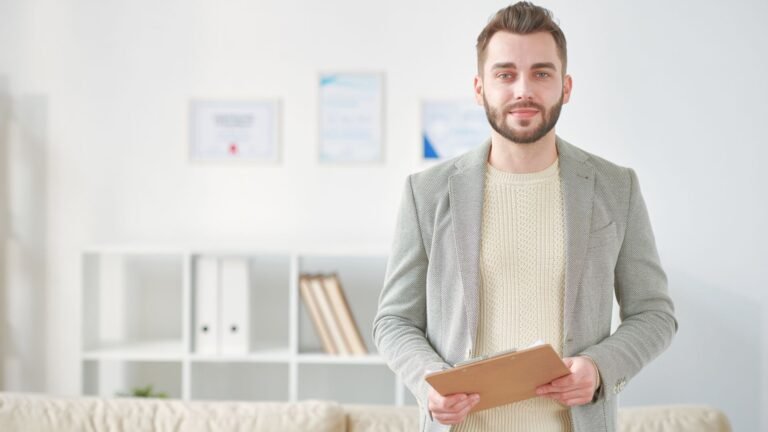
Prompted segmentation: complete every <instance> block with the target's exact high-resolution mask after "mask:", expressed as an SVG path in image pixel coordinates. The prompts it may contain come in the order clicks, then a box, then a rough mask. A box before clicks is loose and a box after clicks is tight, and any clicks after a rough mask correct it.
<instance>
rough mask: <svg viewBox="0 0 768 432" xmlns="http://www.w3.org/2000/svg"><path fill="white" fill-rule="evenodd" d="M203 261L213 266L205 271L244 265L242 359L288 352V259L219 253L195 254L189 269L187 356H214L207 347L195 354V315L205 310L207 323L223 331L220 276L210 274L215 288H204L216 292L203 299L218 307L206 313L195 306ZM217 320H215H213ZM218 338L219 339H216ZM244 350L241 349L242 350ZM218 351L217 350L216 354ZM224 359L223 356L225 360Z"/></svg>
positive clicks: (196, 320)
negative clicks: (245, 308) (245, 309)
mask: <svg viewBox="0 0 768 432" xmlns="http://www.w3.org/2000/svg"><path fill="white" fill-rule="evenodd" d="M201 259H206V260H208V262H214V263H216V264H214V265H215V267H213V268H211V267H209V268H208V269H209V271H214V272H220V271H221V265H222V263H223V262H225V261H228V262H232V261H231V260H234V261H235V262H236V263H243V264H245V274H246V275H247V276H246V277H247V284H248V287H247V298H248V300H247V302H248V313H247V317H248V318H247V319H248V323H247V326H248V342H247V352H243V353H242V355H247V354H248V353H259V352H262V351H276V350H288V347H289V313H288V312H289V309H290V308H289V303H290V300H289V290H288V289H287V287H288V286H289V284H290V276H291V274H290V272H291V268H290V264H291V258H290V256H289V255H268V254H260V255H232V254H221V253H205V252H199V253H196V254H195V255H194V258H193V266H192V275H191V281H192V297H191V298H192V308H191V310H192V317H191V318H192V319H191V325H192V329H191V334H192V336H193V337H192V346H191V352H192V353H195V354H196V355H197V354H200V355H204V356H206V357H210V356H213V355H215V353H214V352H212V351H211V350H212V349H214V350H215V348H211V347H210V346H209V347H208V348H207V350H208V351H207V352H205V353H199V352H198V346H197V344H196V341H195V335H196V334H197V332H198V331H200V329H199V328H198V327H200V326H201V325H202V324H201V323H200V322H199V321H200V319H201V318H200V316H198V312H199V311H201V310H205V311H206V313H207V314H208V319H211V320H214V321H216V322H215V325H216V326H218V327H222V326H223V327H226V324H225V320H226V318H225V317H224V316H222V314H225V313H226V312H225V311H224V310H223V309H224V308H223V307H222V305H221V302H222V300H221V295H222V292H223V290H225V289H226V287H225V286H223V285H225V284H226V283H225V282H222V276H221V273H218V275H216V274H214V275H213V276H212V277H213V279H212V281H211V280H209V282H208V283H211V282H213V283H214V284H216V283H218V285H214V286H211V285H207V286H208V287H209V289H215V290H217V291H216V293H214V294H208V295H207V296H206V297H207V298H213V299H217V301H218V302H219V306H218V307H216V306H214V307H213V310H208V307H207V306H205V305H202V306H201V304H199V303H198V302H199V301H202V300H201V296H200V293H199V292H198V290H199V289H203V288H202V286H201V285H200V284H202V281H200V280H197V276H198V274H197V270H196V269H197V268H198V266H199V265H200V260H201ZM214 316H217V318H216V319H214V318H213V317H214ZM218 331H220V332H223V331H225V329H224V328H219V330H218ZM219 337H221V336H219ZM244 349H245V348H244ZM216 351H218V352H220V351H221V347H220V348H219V349H218V350H216ZM225 357H226V356H225Z"/></svg>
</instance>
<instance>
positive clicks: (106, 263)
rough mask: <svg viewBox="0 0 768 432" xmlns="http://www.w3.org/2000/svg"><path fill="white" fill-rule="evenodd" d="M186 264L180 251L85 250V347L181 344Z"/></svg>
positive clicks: (85, 349)
mask: <svg viewBox="0 0 768 432" xmlns="http://www.w3.org/2000/svg"><path fill="white" fill-rule="evenodd" d="M183 263H184V256H183V255H181V254H153V255H134V254H119V253H115V254H85V255H84V259H83V283H84V285H83V349H84V351H86V352H97V351H101V350H109V351H115V350H117V351H120V350H123V349H125V350H129V349H131V348H130V347H135V346H141V345H163V344H166V343H167V341H173V344H177V343H180V342H181V340H182V308H183V306H182V303H183V302H182V295H183V280H182V279H183V278H182V276H183V272H182V267H183Z"/></svg>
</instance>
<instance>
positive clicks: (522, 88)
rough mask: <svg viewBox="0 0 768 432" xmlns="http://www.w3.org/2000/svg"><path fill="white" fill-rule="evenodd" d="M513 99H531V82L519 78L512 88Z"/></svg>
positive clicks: (524, 78)
mask: <svg viewBox="0 0 768 432" xmlns="http://www.w3.org/2000/svg"><path fill="white" fill-rule="evenodd" d="M512 91H513V94H514V95H515V99H518V100H519V99H532V98H533V93H532V88H531V82H530V80H529V79H528V78H526V77H522V76H521V77H519V78H518V79H517V80H516V81H515V83H514V84H513V88H512Z"/></svg>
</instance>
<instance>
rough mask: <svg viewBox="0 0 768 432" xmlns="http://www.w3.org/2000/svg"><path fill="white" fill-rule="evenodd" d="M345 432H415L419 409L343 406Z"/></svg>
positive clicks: (386, 406) (411, 407)
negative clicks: (345, 423) (345, 424)
mask: <svg viewBox="0 0 768 432" xmlns="http://www.w3.org/2000/svg"><path fill="white" fill-rule="evenodd" d="M342 407H343V408H344V412H345V414H346V417H347V432H381V431H417V430H419V407H417V406H399V407H398V406H389V405H352V404H348V405H343V406H342Z"/></svg>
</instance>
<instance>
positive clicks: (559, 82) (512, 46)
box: [475, 32, 571, 144]
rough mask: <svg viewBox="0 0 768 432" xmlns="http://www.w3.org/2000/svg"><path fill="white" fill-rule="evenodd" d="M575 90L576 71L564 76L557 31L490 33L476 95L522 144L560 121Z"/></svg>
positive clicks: (500, 128) (496, 123)
mask: <svg viewBox="0 0 768 432" xmlns="http://www.w3.org/2000/svg"><path fill="white" fill-rule="evenodd" d="M570 95H571V77H570V76H568V75H566V76H565V77H563V72H562V62H561V61H560V58H559V57H558V55H557V46H556V44H555V39H554V38H553V37H552V35H550V34H549V33H545V32H540V33H533V34H527V35H520V34H514V33H509V32H498V33H496V34H494V35H493V36H492V37H491V40H490V41H489V42H488V47H487V48H486V56H485V61H484V62H483V69H482V74H481V75H478V76H477V77H475V98H476V99H477V102H478V103H482V104H483V106H484V107H485V113H486V115H487V116H488V121H489V122H490V124H491V127H492V128H493V129H494V130H495V131H496V132H497V133H499V134H500V135H501V136H503V137H505V138H506V139H508V140H510V141H513V142H515V143H519V144H528V143H533V142H536V141H538V140H540V139H541V138H542V137H544V136H545V135H546V134H547V133H549V132H550V131H551V130H552V129H553V128H554V127H555V124H556V123H557V119H558V118H559V116H560V108H561V107H562V105H563V104H564V103H567V102H568V100H569V98H570Z"/></svg>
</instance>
